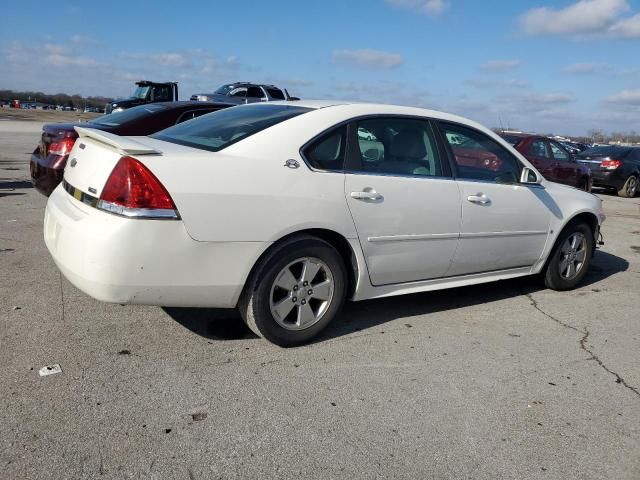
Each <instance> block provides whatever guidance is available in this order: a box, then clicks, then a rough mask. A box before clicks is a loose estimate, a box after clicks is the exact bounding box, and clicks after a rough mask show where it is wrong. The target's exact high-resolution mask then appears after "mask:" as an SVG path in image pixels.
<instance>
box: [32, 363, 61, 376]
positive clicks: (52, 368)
mask: <svg viewBox="0 0 640 480" xmlns="http://www.w3.org/2000/svg"><path fill="white" fill-rule="evenodd" d="M38 373H39V374H40V376H41V377H46V376H47V375H55V374H56V373H62V367H61V366H60V365H59V364H57V363H54V364H53V365H47V366H46V367H42V368H41V369H40V370H39V371H38Z"/></svg>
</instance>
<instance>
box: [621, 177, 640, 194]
mask: <svg viewBox="0 0 640 480" xmlns="http://www.w3.org/2000/svg"><path fill="white" fill-rule="evenodd" d="M636 193H638V179H637V178H636V177H635V175H631V176H630V177H629V178H627V181H626V182H624V185H623V186H622V188H621V189H620V190H618V195H619V196H621V197H625V198H633V197H635V196H636Z"/></svg>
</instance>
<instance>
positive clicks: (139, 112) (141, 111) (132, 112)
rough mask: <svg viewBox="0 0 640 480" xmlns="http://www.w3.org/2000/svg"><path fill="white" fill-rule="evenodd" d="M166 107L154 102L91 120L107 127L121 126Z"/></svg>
mask: <svg viewBox="0 0 640 480" xmlns="http://www.w3.org/2000/svg"><path fill="white" fill-rule="evenodd" d="M166 108H167V107H165V106H164V105H158V104H153V103H150V104H148V105H138V106H137V107H133V108H129V109H128V110H124V111H122V112H116V113H110V114H109V115H103V116H101V117H98V118H96V119H95V120H91V123H97V124H98V125H105V126H107V127H119V126H120V125H123V124H125V123H128V122H133V121H136V120H139V119H141V118H143V117H146V116H147V115H151V114H153V113H155V112H158V111H160V110H165V109H166Z"/></svg>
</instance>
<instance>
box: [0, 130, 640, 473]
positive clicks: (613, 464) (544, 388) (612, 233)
mask: <svg viewBox="0 0 640 480" xmlns="http://www.w3.org/2000/svg"><path fill="white" fill-rule="evenodd" d="M39 129H40V124H38V123H36V122H11V121H0V385H1V387H0V407H1V408H0V432H1V435H0V472H1V473H0V478H3V479H4V478H6V479H62V478H65V479H66V478H73V479H94V478H109V479H110V478H114V479H139V478H140V479H174V478H176V479H182V478H183V479H188V480H190V479H217V478H222V479H247V478H282V479H287V478H352V479H356V478H366V479H372V478H460V479H462V478H465V479H492V480H493V479H525V478H526V479H529V478H534V479H537V478H543V479H567V478H579V479H604V478H611V479H638V478H640V393H639V389H640V326H639V320H640V318H639V311H640V310H639V308H638V307H639V305H640V303H639V298H638V297H639V293H640V198H636V199H631V200H630V199H622V198H617V197H615V196H612V195H610V194H605V193H601V194H600V195H601V196H602V197H603V198H604V200H605V208H606V212H607V214H608V217H609V218H608V220H607V222H606V223H605V227H604V229H603V233H604V236H605V240H606V245H605V246H604V247H603V248H602V249H601V250H600V251H598V252H597V253H596V256H595V258H594V261H593V264H592V268H591V271H590V273H589V275H588V277H587V278H586V280H585V281H584V282H583V284H582V285H580V287H579V288H578V289H576V290H575V291H572V292H563V293H560V292H553V291H549V290H545V289H544V288H543V287H542V286H541V285H540V284H539V282H537V281H536V280H535V279H522V280H518V281H509V282H500V283H494V284H488V285H480V286H475V287H469V288H460V289H455V290H449V291H442V292H432V293H425V294H417V295H411V296H405V297H396V298H389V299H384V300H375V301H368V302H361V303H356V304H349V305H347V307H346V309H345V312H344V313H343V314H342V316H341V317H340V318H339V319H338V321H337V322H336V323H335V324H334V325H333V326H332V327H331V328H330V329H329V331H328V332H326V334H325V335H324V336H323V337H322V338H320V339H319V340H318V341H317V342H315V343H313V344H311V345H309V346H305V347H302V348H297V349H288V350H283V349H279V348H277V347H274V346H272V345H270V344H268V343H266V342H265V341H262V340H259V339H256V338H255V337H253V336H252V335H251V334H250V333H249V332H248V331H247V329H246V328H245V327H244V326H243V325H242V324H241V322H240V321H239V319H238V317H237V315H236V314H234V313H233V312H229V311H214V310H195V309H161V308H155V307H139V306H120V305H108V304H103V303H99V302H97V301H95V300H93V299H91V298H89V297H87V296H86V295H84V294H83V293H81V292H79V291H78V290H77V289H75V288H74V287H73V286H72V285H70V284H69V283H68V282H67V281H66V280H64V279H63V278H62V277H61V275H60V274H59V273H58V271H57V269H56V267H55V265H54V264H53V262H52V260H51V259H50V257H49V255H48V252H47V250H46V247H45V245H44V242H43V239H42V218H43V209H44V206H45V203H46V199H45V198H44V197H43V196H41V195H40V194H38V193H37V192H36V191H34V190H33V189H32V188H31V186H30V183H29V181H28V165H27V162H28V158H29V154H30V152H31V150H32V149H33V147H34V146H35V144H36V143H37V141H38V136H39V135H38V131H39ZM51 364H60V366H61V367H62V373H59V374H55V375H50V376H45V377H40V376H39V374H38V370H39V369H40V368H42V367H43V366H46V365H51Z"/></svg>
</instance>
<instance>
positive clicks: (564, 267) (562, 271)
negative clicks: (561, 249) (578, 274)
mask: <svg viewBox="0 0 640 480" xmlns="http://www.w3.org/2000/svg"><path fill="white" fill-rule="evenodd" d="M568 266H569V260H567V259H566V258H565V259H564V260H562V261H561V262H560V275H562V276H563V277H564V276H565V272H566V271H567V267H568Z"/></svg>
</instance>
